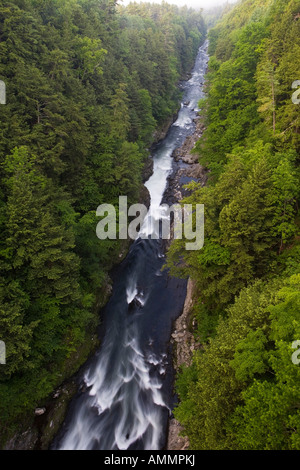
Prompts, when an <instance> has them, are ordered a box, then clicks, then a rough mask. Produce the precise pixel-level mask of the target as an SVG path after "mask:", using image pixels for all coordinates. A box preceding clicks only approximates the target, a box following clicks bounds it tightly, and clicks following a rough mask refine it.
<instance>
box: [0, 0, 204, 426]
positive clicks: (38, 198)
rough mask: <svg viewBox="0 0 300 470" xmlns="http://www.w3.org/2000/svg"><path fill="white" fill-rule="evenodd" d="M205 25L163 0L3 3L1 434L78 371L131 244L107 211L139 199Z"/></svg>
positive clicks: (0, 13) (25, 0)
mask: <svg viewBox="0 0 300 470" xmlns="http://www.w3.org/2000/svg"><path fill="white" fill-rule="evenodd" d="M204 35H205V26H204V23H203V20H202V18H201V14H200V13H196V12H194V11H192V10H189V9H187V8H183V9H178V8H177V7H172V6H170V5H168V4H165V3H164V4H163V5H161V6H160V5H151V4H143V5H138V4H131V5H129V6H128V7H127V8H123V7H116V1H115V0H11V1H10V0H8V1H1V2H0V58H1V61H0V79H1V80H3V81H4V82H5V83H6V87H7V104H6V105H5V106H1V107H0V121H1V140H0V174H1V183H0V226H1V233H0V299H1V300H0V312H1V314H0V339H1V340H3V341H5V343H6V349H7V364H6V366H5V367H1V369H0V374H1V375H0V420H1V430H2V432H4V433H5V432H6V431H7V430H9V426H11V425H12V424H13V423H14V422H15V421H16V420H17V419H19V418H20V416H22V415H23V413H24V412H25V411H26V410H27V409H28V410H32V408H33V407H34V406H36V405H37V404H38V402H39V400H41V399H42V398H44V397H45V396H46V395H47V394H48V393H50V392H51V391H52V390H53V387H54V386H55V385H57V384H58V383H60V381H61V380H62V378H63V377H64V376H65V375H66V374H68V373H69V374H70V373H72V371H73V369H72V365H71V364H72V361H70V360H69V359H68V358H70V357H72V354H73V353H75V352H76V350H77V349H78V348H79V346H80V345H81V344H83V343H84V341H86V335H87V334H88V333H89V332H90V331H94V329H95V325H96V324H97V322H98V315H97V313H98V312H97V305H98V304H99V302H100V301H101V295H103V292H104V291H105V287H106V285H107V272H108V270H109V269H110V268H111V266H112V264H113V263H114V261H115V260H116V259H118V254H119V252H120V249H121V247H120V242H119V241H100V240H98V239H97V237H96V232H95V229H96V223H97V220H96V215H95V214H96V209H97V207H98V205H99V204H102V203H112V204H115V203H116V202H117V201H118V197H119V195H126V196H128V199H129V202H137V201H138V200H139V198H140V190H141V181H142V170H143V166H144V163H145V160H146V158H147V156H148V152H147V148H148V147H149V146H150V145H151V143H152V142H153V134H154V130H155V129H156V128H157V126H159V125H161V124H162V123H163V122H164V121H165V120H166V118H168V117H170V115H172V114H173V113H174V112H175V111H176V109H177V106H178V98H179V92H178V89H177V87H176V85H177V82H178V80H179V79H180V77H181V76H182V75H183V74H184V73H185V72H187V71H188V70H189V68H190V67H191V65H192V63H193V59H194V57H195V54H196V52H197V49H198V47H199V45H200V43H201V41H202V39H203V38H204ZM67 359H68V361H66V360H67ZM77 365H78V364H77Z"/></svg>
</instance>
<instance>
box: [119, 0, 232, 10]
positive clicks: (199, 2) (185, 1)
mask: <svg viewBox="0 0 300 470" xmlns="http://www.w3.org/2000/svg"><path fill="white" fill-rule="evenodd" d="M136 1H139V0H136ZM141 1H143V0H141ZM145 1H149V2H150V3H154V2H155V3H160V0H145ZM166 1H167V2H168V3H171V4H173V5H179V6H182V5H187V6H188V7H193V8H210V7H214V6H216V5H222V4H223V3H226V0H166ZM228 1H229V3H235V2H236V1H237V0H228ZM120 3H121V4H123V5H127V4H128V3H130V0H123V2H120Z"/></svg>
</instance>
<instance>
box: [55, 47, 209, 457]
mask: <svg viewBox="0 0 300 470" xmlns="http://www.w3.org/2000/svg"><path fill="white" fill-rule="evenodd" d="M207 61H208V56H207V41H206V42H205V43H204V44H203V45H202V46H201V48H200V49H199V52H198V55H197V58H196V62H195V66H194V69H193V71H192V76H191V78H190V80H188V81H186V82H183V83H182V84H181V86H182V89H183V92H184V93H183V99H182V104H181V109H180V111H179V114H178V118H177V120H176V121H175V122H174V124H173V125H172V126H171V127H170V129H169V132H168V134H167V136H166V138H165V139H164V140H163V141H162V142H160V143H159V144H158V145H157V147H156V149H155V151H154V153H153V160H154V171H153V174H152V176H151V177H150V178H149V180H148V181H147V182H146V184H145V186H146V187H147V188H148V190H149V192H150V196H151V204H150V208H149V212H148V216H147V217H148V219H149V218H150V219H151V218H158V217H159V215H160V208H159V207H160V204H161V202H162V198H163V195H164V191H165V189H166V185H167V178H168V176H169V175H170V173H171V172H172V163H173V160H172V153H173V151H174V150H175V149H176V148H178V147H180V146H181V145H182V144H183V143H184V140H185V139H186V137H187V136H188V135H191V134H193V132H194V130H195V123H194V119H195V117H196V115H197V110H198V109H197V104H198V101H199V99H200V98H202V97H203V91H202V88H203V87H202V85H203V82H204V75H205V71H206V66H207ZM145 227H146V225H145ZM142 230H146V228H144V229H142ZM95 236H96V235H95ZM164 257H165V253H164V248H163V244H162V241H161V240H153V239H152V240H150V239H141V238H138V239H137V240H136V241H135V242H134V243H133V244H132V245H131V248H130V251H129V253H128V255H127V257H126V259H125V260H124V261H123V262H122V263H121V265H120V266H119V267H118V268H117V269H116V270H115V272H114V276H113V281H114V283H113V293H112V296H111V298H110V300H109V302H108V304H107V306H106V307H105V309H104V312H103V324H102V329H103V331H104V334H103V339H102V341H101V347H100V349H99V351H98V352H97V354H96V355H95V357H93V359H92V360H90V361H88V363H87V364H86V366H85V367H84V368H83V372H82V377H81V381H82V383H83V385H84V386H82V385H81V386H80V387H79V389H80V390H81V391H79V392H78V394H77V396H76V397H75V398H74V399H73V401H72V403H71V405H70V408H69V411H68V415H67V418H66V420H65V422H64V424H63V426H62V429H61V430H60V432H59V434H58V436H57V437H56V438H55V440H54V442H53V445H52V449H62V450H64V449H70V450H76V449H78V450H79V449H80V450H89V449H93V450H95V449H98V450H117V449H120V450H125V449H130V450H133V449H146V450H159V449H163V448H164V446H165V445H166V435H167V425H168V417H169V414H170V412H171V409H172V407H173V404H174V403H173V401H174V397H173V392H172V388H173V369H172V366H171V362H172V358H171V350H170V343H169V342H170V336H171V332H172V325H173V322H174V320H175V319H176V318H177V317H178V316H179V315H180V313H181V311H182V308H183V304H184V300H185V295H186V281H184V280H178V279H174V278H171V277H169V276H168V273H167V271H166V270H164V271H161V268H162V266H163V265H164V262H165V260H164Z"/></svg>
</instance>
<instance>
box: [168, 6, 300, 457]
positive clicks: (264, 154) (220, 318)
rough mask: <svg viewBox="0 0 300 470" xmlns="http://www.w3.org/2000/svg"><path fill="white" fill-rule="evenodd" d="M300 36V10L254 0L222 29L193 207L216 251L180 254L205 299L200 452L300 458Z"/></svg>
mask: <svg viewBox="0 0 300 470" xmlns="http://www.w3.org/2000/svg"><path fill="white" fill-rule="evenodd" d="M299 38H300V2H299V0H289V1H286V0H274V1H273V0H268V1H261V0H244V1H242V2H241V3H239V4H238V5H237V6H236V7H235V8H234V9H233V10H232V11H231V12H229V13H228V15H226V16H225V17H224V18H223V19H222V21H221V22H219V23H218V24H217V25H216V27H215V28H214V29H212V30H211V31H210V55H211V58H210V62H209V73H208V76H207V81H208V94H207V99H206V100H205V101H204V102H202V103H201V104H200V106H201V107H202V108H203V112H202V115H203V119H204V122H205V125H206V131H205V133H204V136H203V138H202V139H200V140H199V141H198V143H197V145H196V149H195V151H196V152H198V153H199V155H200V163H202V164H204V165H206V166H207V167H208V169H209V170H210V178H209V183H208V185H207V186H206V187H205V188H201V186H200V185H198V184H196V183H193V184H192V185H190V189H191V190H192V193H191V196H189V197H188V198H187V199H186V200H185V201H184V202H189V203H200V204H205V242H204V247H203V249H202V250H201V251H199V252H197V251H195V252H188V251H185V250H184V246H183V244H184V243H185V241H184V240H183V241H179V240H177V241H175V242H174V243H173V244H172V246H171V248H170V250H169V255H168V265H169V266H170V267H171V269H172V271H173V273H176V274H178V273H179V274H182V275H186V276H191V277H192V278H193V279H194V280H195V281H196V283H197V291H198V294H197V297H198V298H197V299H196V302H195V303H196V304H195V307H194V315H195V318H196V320H197V325H198V326H197V330H196V331H195V335H196V336H197V339H198V340H199V341H201V342H202V345H203V347H202V348H201V350H199V351H197V352H196V354H195V355H194V358H193V364H192V366H191V367H190V368H186V369H184V370H183V371H182V373H181V375H180V376H179V378H178V382H177V389H178V393H179V397H180V404H179V406H178V407H177V408H176V409H175V416H176V417H177V418H178V419H179V420H180V422H181V423H182V424H183V425H184V427H185V432H186V434H187V435H188V437H189V439H190V445H191V448H192V449H262V450H266V449H279V450H280V449H298V450H299V449H300V412H299V410H300V392H299V384H300V366H299V365H297V364H294V363H293V362H292V354H293V349H292V343H293V342H294V341H297V340H300V277H299V272H300V271H299V261H300V246H299V217H298V201H299V191H300V185H299V151H300V122H299V116H300V113H299V111H300V107H299V104H295V103H293V101H292V94H293V90H292V84H293V82H294V81H295V80H299V79H300V39H299Z"/></svg>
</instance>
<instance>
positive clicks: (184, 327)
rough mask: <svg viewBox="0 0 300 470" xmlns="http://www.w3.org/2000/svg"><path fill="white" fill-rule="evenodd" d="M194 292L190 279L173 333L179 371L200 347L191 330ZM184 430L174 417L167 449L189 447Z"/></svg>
mask: <svg viewBox="0 0 300 470" xmlns="http://www.w3.org/2000/svg"><path fill="white" fill-rule="evenodd" d="M194 294H195V283H194V281H192V280H191V279H189V281H188V285H187V295H186V299H185V303H184V307H183V312H182V314H181V316H180V317H179V318H177V320H176V322H175V328H174V333H173V334H172V338H171V343H172V344H173V351H174V353H173V361H174V368H175V370H177V371H178V370H179V367H180V366H181V365H182V364H185V365H187V366H189V365H190V364H191V361H192V356H193V351H194V350H195V349H197V348H198V347H199V345H198V344H197V343H196V342H195V339H194V336H193V334H192V333H191V332H190V331H189V323H190V321H191V312H192V307H193V298H194ZM182 431H183V428H182V426H181V425H180V423H179V422H178V421H177V420H176V419H175V418H172V419H171V420H170V422H169V431H168V440H167V450H187V449H188V447H189V440H188V438H187V437H183V436H181V435H180V434H181V432H182Z"/></svg>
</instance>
